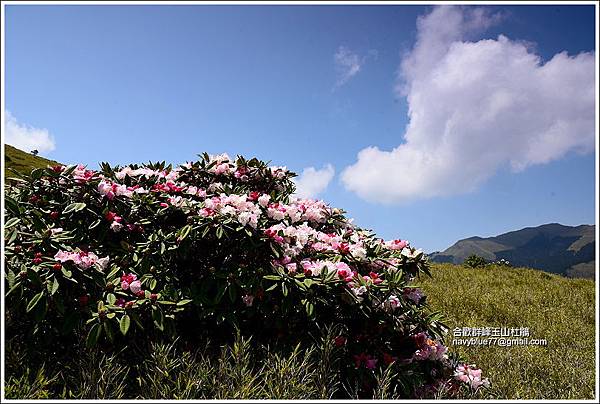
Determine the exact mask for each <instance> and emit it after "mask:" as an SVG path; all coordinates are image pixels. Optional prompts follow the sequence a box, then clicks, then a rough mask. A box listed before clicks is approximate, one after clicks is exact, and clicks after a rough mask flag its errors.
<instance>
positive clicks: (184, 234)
mask: <svg viewBox="0 0 600 404" xmlns="http://www.w3.org/2000/svg"><path fill="white" fill-rule="evenodd" d="M191 230H192V226H191V225H189V224H188V225H185V226H183V227H182V228H181V230H180V231H179V239H180V240H183V239H185V238H186V237H187V236H188V234H190V231H191Z"/></svg>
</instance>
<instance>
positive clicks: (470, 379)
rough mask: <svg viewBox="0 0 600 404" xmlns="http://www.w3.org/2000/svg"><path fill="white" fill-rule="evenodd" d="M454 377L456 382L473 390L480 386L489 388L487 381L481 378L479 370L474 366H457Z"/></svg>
mask: <svg viewBox="0 0 600 404" xmlns="http://www.w3.org/2000/svg"><path fill="white" fill-rule="evenodd" d="M454 377H455V378H456V380H458V381H460V382H462V383H465V384H467V385H468V386H469V387H471V388H472V389H474V390H476V389H478V388H479V387H481V386H484V387H487V386H489V380H488V379H486V378H484V377H482V376H481V369H479V368H477V367H476V366H475V365H465V364H460V365H458V366H457V367H456V371H455V373H454Z"/></svg>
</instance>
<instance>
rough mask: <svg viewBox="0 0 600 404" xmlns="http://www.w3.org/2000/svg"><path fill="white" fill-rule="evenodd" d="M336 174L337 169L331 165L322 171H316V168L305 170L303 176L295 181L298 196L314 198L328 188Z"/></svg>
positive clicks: (324, 167)
mask: <svg viewBox="0 0 600 404" xmlns="http://www.w3.org/2000/svg"><path fill="white" fill-rule="evenodd" d="M334 174H335V169H334V168H333V166H332V165H331V164H327V165H325V166H323V168H321V169H320V170H316V169H315V168H314V167H308V168H305V169H304V170H303V171H302V174H301V175H300V176H299V177H298V178H295V179H294V183H295V184H296V196H298V197H299V198H314V197H315V196H317V195H318V194H320V193H321V192H323V191H324V190H325V188H327V185H329V183H330V182H331V180H332V179H333V176H334Z"/></svg>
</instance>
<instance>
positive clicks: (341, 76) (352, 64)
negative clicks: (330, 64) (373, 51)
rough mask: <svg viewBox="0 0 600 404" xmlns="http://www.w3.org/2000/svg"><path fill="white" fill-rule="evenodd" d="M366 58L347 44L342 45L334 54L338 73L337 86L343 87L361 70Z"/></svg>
mask: <svg viewBox="0 0 600 404" xmlns="http://www.w3.org/2000/svg"><path fill="white" fill-rule="evenodd" d="M365 60H366V58H364V57H360V56H359V55H358V54H356V53H354V52H352V51H351V50H350V49H348V48H346V47H345V46H340V47H339V48H338V49H337V51H336V52H335V54H334V55H333V61H334V63H335V70H336V73H337V77H338V78H337V82H336V83H335V86H336V87H341V86H343V85H344V84H346V83H347V82H348V80H350V79H351V78H352V77H354V76H356V75H357V74H358V72H360V68H361V67H362V65H363V64H364V62H365Z"/></svg>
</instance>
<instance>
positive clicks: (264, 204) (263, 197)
mask: <svg viewBox="0 0 600 404" xmlns="http://www.w3.org/2000/svg"><path fill="white" fill-rule="evenodd" d="M270 200H271V196H270V195H267V194H263V195H261V196H260V197H259V198H258V204H259V205H260V206H262V207H263V208H266V207H267V205H268V204H269V201H270Z"/></svg>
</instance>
